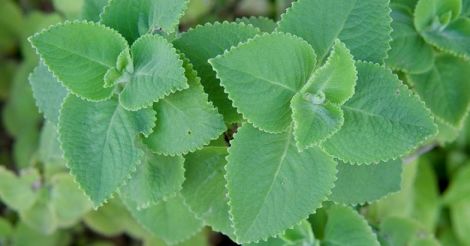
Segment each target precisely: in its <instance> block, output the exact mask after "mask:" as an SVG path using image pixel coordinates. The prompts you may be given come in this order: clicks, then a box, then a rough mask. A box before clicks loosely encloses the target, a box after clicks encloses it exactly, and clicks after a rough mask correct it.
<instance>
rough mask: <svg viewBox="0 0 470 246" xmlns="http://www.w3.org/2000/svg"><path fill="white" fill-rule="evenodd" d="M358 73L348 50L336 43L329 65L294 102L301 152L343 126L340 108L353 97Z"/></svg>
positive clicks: (309, 82)
mask: <svg viewBox="0 0 470 246" xmlns="http://www.w3.org/2000/svg"><path fill="white" fill-rule="evenodd" d="M356 74H357V72H356V68H355V65H354V60H353V57H352V56H351V54H350V53H349V50H348V48H346V46H345V45H344V44H343V43H341V42H340V41H339V40H337V41H336V42H335V44H334V47H333V51H332V52H331V55H330V56H329V57H328V60H327V61H326V63H325V64H324V65H323V66H322V67H320V68H319V69H317V70H316V71H315V72H314V73H313V74H312V76H311V77H310V79H309V80H308V82H307V84H305V86H304V87H303V88H302V89H301V90H300V91H299V92H298V93H297V94H296V95H295V96H294V98H293V99H292V101H291V108H292V119H293V121H294V136H295V139H296V142H297V145H298V147H299V148H300V149H304V148H306V147H308V146H311V145H313V144H317V143H319V142H321V141H324V140H325V139H326V138H328V137H330V136H331V135H333V134H334V133H335V132H336V131H338V130H339V128H340V127H341V126H342V125H343V122H344V118H343V111H342V110H341V108H340V106H339V105H341V104H343V103H344V102H346V101H347V100H348V99H349V98H351V97H352V95H353V94H354V87H355V86H356V80H357V75H356Z"/></svg>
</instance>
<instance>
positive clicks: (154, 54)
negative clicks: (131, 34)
mask: <svg viewBox="0 0 470 246" xmlns="http://www.w3.org/2000/svg"><path fill="white" fill-rule="evenodd" d="M131 54H132V58H133V63H134V72H133V73H132V74H131V75H130V76H131V78H130V81H129V82H128V84H126V86H125V87H124V90H123V91H122V92H121V94H120V96H119V101H120V103H121V104H122V106H123V107H124V108H126V109H128V110H139V109H141V108H144V107H148V106H151V105H152V103H154V102H157V101H158V100H160V99H162V98H163V97H165V96H167V95H169V94H171V93H173V92H175V91H179V90H182V89H186V88H188V84H187V82H186V81H187V80H186V77H185V76H184V68H183V62H182V61H181V60H180V59H179V56H178V54H177V53H176V50H175V49H174V48H173V46H172V45H171V44H170V43H168V41H166V40H165V39H164V38H162V37H159V36H155V35H145V36H142V37H141V38H139V39H138V40H137V41H135V43H134V44H133V45H132V46H131Z"/></svg>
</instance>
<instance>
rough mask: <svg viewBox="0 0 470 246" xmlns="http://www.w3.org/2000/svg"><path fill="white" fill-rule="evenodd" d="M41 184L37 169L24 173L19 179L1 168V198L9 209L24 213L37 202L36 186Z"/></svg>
mask: <svg viewBox="0 0 470 246" xmlns="http://www.w3.org/2000/svg"><path fill="white" fill-rule="evenodd" d="M39 184H40V176H39V173H38V172H37V171H36V170H35V169H31V170H28V171H24V173H22V174H21V176H19V177H17V176H16V175H15V174H13V173H12V172H10V171H8V170H7V169H5V168H4V167H1V166H0V198H1V199H2V202H3V203H5V204H6V205H8V207H10V208H12V209H14V210H17V211H24V210H27V209H29V208H30V207H31V206H33V204H34V203H35V201H36V198H37V193H36V191H35V186H38V185H39Z"/></svg>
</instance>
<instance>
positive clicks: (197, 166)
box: [181, 147, 234, 238]
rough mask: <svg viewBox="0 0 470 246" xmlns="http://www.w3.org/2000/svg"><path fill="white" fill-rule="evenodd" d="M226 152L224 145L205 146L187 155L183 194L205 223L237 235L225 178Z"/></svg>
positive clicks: (232, 236) (231, 235) (216, 229)
mask: <svg viewBox="0 0 470 246" xmlns="http://www.w3.org/2000/svg"><path fill="white" fill-rule="evenodd" d="M226 155H227V149H226V148H224V147H206V148H204V149H202V150H199V151H196V152H194V153H191V154H188V155H187V156H186V157H185V158H186V161H185V169H186V173H185V176H186V180H185V181H184V184H183V189H182V190H181V194H182V196H183V197H184V200H185V201H186V203H187V204H188V205H189V207H190V208H191V210H192V211H193V212H194V213H196V215H197V217H198V218H201V219H202V220H203V221H204V224H207V225H209V226H211V227H212V228H213V229H214V230H215V231H220V232H222V233H224V234H225V235H228V236H229V237H231V238H234V235H233V228H232V226H231V222H230V219H229V212H228V211H229V207H228V199H227V191H226V189H225V179H224V174H225V170H224V168H225V164H226V160H225V157H226Z"/></svg>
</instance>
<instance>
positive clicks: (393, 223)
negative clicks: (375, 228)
mask: <svg viewBox="0 0 470 246" xmlns="http://www.w3.org/2000/svg"><path fill="white" fill-rule="evenodd" d="M379 236H380V238H381V240H380V241H381V243H382V245H384V246H395V245H410V246H418V245H427V246H438V245H439V243H438V242H437V241H436V239H434V235H433V234H432V233H430V232H428V231H427V230H426V229H424V228H423V227H422V226H421V225H420V224H419V223H418V222H417V221H415V220H413V219H410V218H401V217H395V216H392V217H388V218H386V219H385V220H384V221H383V222H382V223H381V224H380V234H379ZM423 243H425V244H423Z"/></svg>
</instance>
